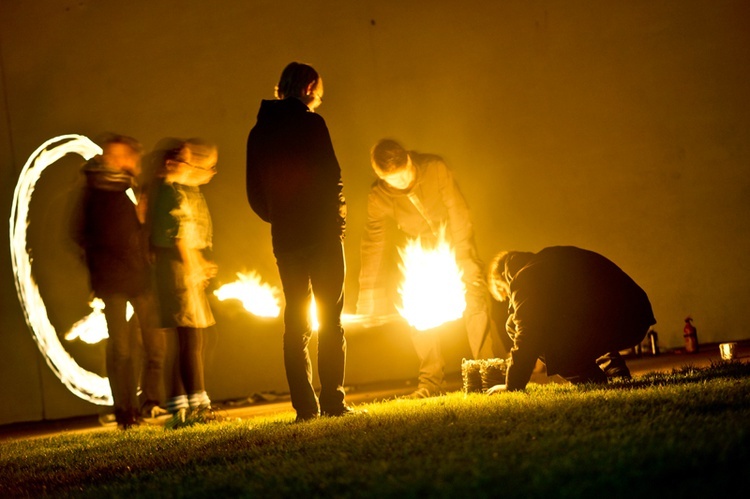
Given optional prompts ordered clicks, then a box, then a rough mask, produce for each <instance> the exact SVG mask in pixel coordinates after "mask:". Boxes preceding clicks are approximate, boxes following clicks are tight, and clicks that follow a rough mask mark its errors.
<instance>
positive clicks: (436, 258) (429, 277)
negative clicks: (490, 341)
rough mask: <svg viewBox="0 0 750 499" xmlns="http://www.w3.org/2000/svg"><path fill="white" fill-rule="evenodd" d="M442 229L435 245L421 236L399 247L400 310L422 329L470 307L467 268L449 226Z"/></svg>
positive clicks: (450, 318)
mask: <svg viewBox="0 0 750 499" xmlns="http://www.w3.org/2000/svg"><path fill="white" fill-rule="evenodd" d="M438 232H439V233H438V241H437V244H436V245H435V247H434V248H425V247H424V246H423V244H422V241H421V238H419V237H417V238H416V239H412V240H409V241H408V242H407V244H406V246H405V247H404V248H399V254H400V255H401V263H400V264H399V268H400V269H401V272H402V273H403V280H402V282H401V285H400V287H399V293H400V295H401V302H402V304H401V306H400V307H397V310H398V311H399V313H400V314H401V315H402V316H403V318H404V319H406V321H407V322H408V323H409V324H410V325H411V326H413V327H414V328H416V329H417V330H419V331H426V330H429V329H433V328H436V327H438V326H440V325H441V324H444V323H446V322H449V321H452V320H456V319H458V318H460V317H461V316H462V315H463V312H464V310H465V309H466V285H465V284H464V282H463V280H462V276H463V272H462V271H461V269H460V268H459V267H458V265H457V264H456V256H455V252H454V251H453V249H452V248H451V247H450V245H449V244H448V242H447V241H446V239H445V226H443V227H441V228H440V230H439V231H438Z"/></svg>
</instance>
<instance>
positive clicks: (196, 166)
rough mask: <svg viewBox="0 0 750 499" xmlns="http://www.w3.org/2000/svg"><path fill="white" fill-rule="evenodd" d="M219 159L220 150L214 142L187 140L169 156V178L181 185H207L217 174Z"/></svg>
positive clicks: (197, 139)
mask: <svg viewBox="0 0 750 499" xmlns="http://www.w3.org/2000/svg"><path fill="white" fill-rule="evenodd" d="M218 157H219V155H218V148H217V147H216V145H215V144H213V143H212V142H209V141H207V140H204V139H199V138H193V139H187V140H186V141H184V142H183V143H182V144H181V146H180V147H178V148H176V149H175V150H174V151H172V153H170V154H169V155H168V156H167V158H166V165H165V166H166V170H167V176H168V178H169V180H171V181H173V182H177V183H179V184H184V185H203V184H206V183H208V182H209V181H210V180H211V178H213V176H214V175H215V174H216V162H217V160H218Z"/></svg>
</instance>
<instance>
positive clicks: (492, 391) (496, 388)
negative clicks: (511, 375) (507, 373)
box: [487, 385, 507, 395]
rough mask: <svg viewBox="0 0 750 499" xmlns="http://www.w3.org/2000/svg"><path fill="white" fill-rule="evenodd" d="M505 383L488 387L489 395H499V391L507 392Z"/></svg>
mask: <svg viewBox="0 0 750 499" xmlns="http://www.w3.org/2000/svg"><path fill="white" fill-rule="evenodd" d="M506 391H507V390H506V388H505V385H495V386H491V387H490V388H488V389H487V395H497V394H498V393H502V392H506Z"/></svg>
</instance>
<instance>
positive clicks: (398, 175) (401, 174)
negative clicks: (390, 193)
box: [370, 139, 416, 190]
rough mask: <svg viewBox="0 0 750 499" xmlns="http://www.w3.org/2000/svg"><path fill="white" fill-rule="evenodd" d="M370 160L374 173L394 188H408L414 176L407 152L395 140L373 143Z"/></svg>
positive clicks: (414, 171)
mask: <svg viewBox="0 0 750 499" xmlns="http://www.w3.org/2000/svg"><path fill="white" fill-rule="evenodd" d="M370 162H371V163H372V169H373V170H375V175H377V176H378V178H380V179H382V180H383V181H384V182H386V183H387V184H388V185H390V186H391V187H394V188H396V189H402V190H403V189H408V188H409V187H410V186H411V185H412V183H413V182H414V178H415V177H416V170H415V168H414V165H413V164H412V162H411V157H410V156H409V153H408V152H407V151H406V149H404V147H403V146H402V145H401V144H399V143H398V142H396V141H395V140H391V139H383V140H381V141H379V142H378V143H377V144H375V146H374V147H373V148H372V151H370Z"/></svg>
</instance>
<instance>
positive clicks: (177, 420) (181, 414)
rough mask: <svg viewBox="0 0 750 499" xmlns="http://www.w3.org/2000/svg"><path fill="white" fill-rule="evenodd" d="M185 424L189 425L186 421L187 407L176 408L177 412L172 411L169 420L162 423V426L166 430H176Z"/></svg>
mask: <svg viewBox="0 0 750 499" xmlns="http://www.w3.org/2000/svg"><path fill="white" fill-rule="evenodd" d="M186 426H190V425H189V424H188V423H187V409H186V408H184V407H182V408H180V409H177V412H173V413H172V417H171V418H169V421H167V422H166V423H164V427H165V428H166V429H168V430H176V429H178V428H184V427H186Z"/></svg>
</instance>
